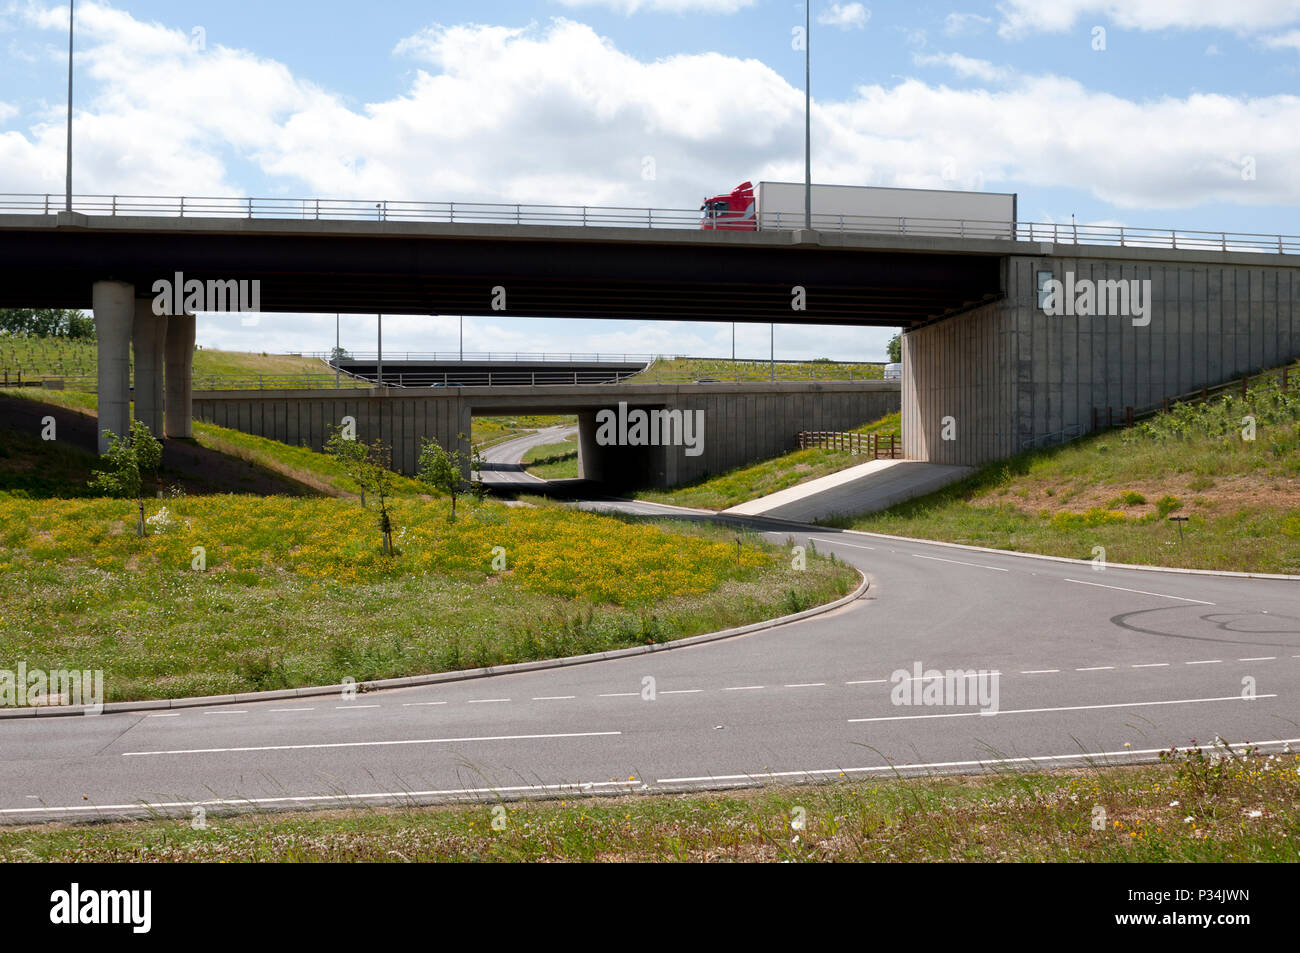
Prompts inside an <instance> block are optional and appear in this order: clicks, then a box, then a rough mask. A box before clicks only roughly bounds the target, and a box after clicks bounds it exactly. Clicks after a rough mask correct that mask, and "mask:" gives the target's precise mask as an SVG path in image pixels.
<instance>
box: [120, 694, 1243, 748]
mask: <svg viewBox="0 0 1300 953" xmlns="http://www.w3.org/2000/svg"><path fill="white" fill-rule="evenodd" d="M1260 697H1261V698H1265V697H1268V696H1265V695H1261V696H1260ZM622 733H623V732H621V731H566V732H559V733H556V734H550V735H480V736H478V737H466V738H410V739H406V740H402V741H335V742H330V743H322V744H314V745H254V746H250V747H246V748H177V749H174V750H171V751H123V752H122V757H124V758H140V757H147V756H149V755H159V754H227V753H231V752H238V751H305V750H307V749H312V748H383V747H388V746H391V745H445V744H456V743H459V742H470V741H539V740H542V739H546V738H599V737H603V736H607V735H621V734H622Z"/></svg>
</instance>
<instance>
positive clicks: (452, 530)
mask: <svg viewBox="0 0 1300 953" xmlns="http://www.w3.org/2000/svg"><path fill="white" fill-rule="evenodd" d="M198 433H199V441H200V442H210V443H211V444H212V446H214V447H227V446H229V447H235V448H237V449H239V450H241V451H243V452H244V453H246V454H248V455H249V456H250V457H253V458H256V459H259V460H262V461H264V462H266V463H267V465H268V467H270V468H273V469H279V470H281V471H282V472H286V471H292V472H294V473H296V474H298V475H299V476H300V477H301V478H302V479H303V480H304V481H307V482H311V481H315V482H317V483H319V484H322V485H325V486H329V487H333V489H334V491H335V492H340V493H345V492H347V491H348V488H349V481H348V480H347V478H346V477H345V476H343V475H342V473H341V471H339V470H338V468H337V466H336V465H335V464H334V463H333V461H332V460H330V459H329V458H326V457H324V456H322V455H320V454H316V453H313V452H312V451H310V450H307V449H305V448H296V447H288V446H285V445H283V444H277V443H275V442H274V441H269V440H264V439H262V438H257V437H249V436H247V435H245V434H239V433H235V432H233V431H227V430H223V429H222V428H215V427H208V426H203V427H201V428H198ZM24 439H26V440H27V441H28V443H29V444H30V446H24V447H20V448H18V450H12V449H11V448H14V447H16V446H17V444H16V443H15V442H13V441H10V440H6V441H4V443H5V447H6V455H5V456H0V486H5V485H8V486H10V489H9V490H6V491H4V492H0V658H10V659H14V658H20V659H24V660H26V661H27V663H28V665H29V666H30V667H33V668H45V669H56V668H70V669H85V668H89V669H96V668H102V669H104V670H105V685H106V689H107V695H108V699H109V700H128V699H135V698H146V697H179V696H185V695H196V694H216V693H226V692H237V691H249V690H256V689H267V688H282V687H295V686H301V685H309V684H321V683H334V682H338V681H339V680H340V679H341V678H343V677H345V676H351V677H352V678H355V679H356V680H358V681H365V680H367V679H374V678H382V677H390V676H396V675H409V674H417V673H422V672H432V671H443V670H455V669H463V668H472V667H477V666H483V665H496V664H501V663H506V662H513V661H526V660H530V659H537V658H550V657H557V656H562V655H574V654H580V653H584V652H593V651H602V650H607V649H612V648H619V647H624V646H629V645H638V644H645V643H650V642H661V641H667V640H670V639H674V638H679V637H682V636H686V635H693V634H697V633H700V632H707V631H713V630H716V629H721V628H727V627H729V626H733V625H740V624H744V623H747V622H753V621H758V620H761V619H765V618H771V617H773V616H776V615H781V614H783V613H786V612H790V611H798V610H800V609H803V608H807V607H809V606H812V605H816V604H819V603H821V602H826V601H829V600H831V599H834V598H836V597H838V596H839V595H842V594H844V593H846V592H847V591H849V589H851V588H852V586H853V585H855V584H856V581H857V576H856V573H854V572H852V571H851V570H849V569H847V568H846V567H844V566H843V565H839V564H834V563H832V562H830V561H825V560H821V559H818V560H816V561H814V562H811V563H810V564H809V568H808V569H807V570H806V571H803V572H795V571H794V570H792V569H790V568H789V562H788V560H786V559H785V557H784V554H783V553H782V551H781V550H780V549H779V548H778V547H773V546H769V545H767V544H766V543H764V542H763V541H762V540H761V539H759V538H756V537H752V538H746V539H744V540H743V545H742V549H741V552H740V555H739V557H738V556H737V552H736V546H735V537H734V536H733V535H731V534H727V533H723V532H721V531H719V530H715V529H709V528H691V529H687V528H684V527H680V526H668V525H665V526H657V525H649V524H637V523H631V522H625V521H621V520H618V519H614V518H610V517H605V516H597V515H594V514H588V513H581V512H574V511H571V510H568V509H564V508H561V507H559V506H555V505H550V504H544V503H539V504H537V505H534V506H532V507H526V508H510V507H506V506H504V505H502V504H499V503H495V502H491V501H487V502H484V503H481V504H476V503H473V502H462V509H461V516H460V518H459V519H458V520H457V521H456V522H455V523H451V522H449V520H448V518H447V511H448V506H447V503H446V501H445V500H441V499H432V498H430V497H428V496H426V495H424V494H422V493H421V490H422V488H421V487H420V486H419V485H418V484H417V483H415V481H412V480H405V479H399V480H398V481H397V497H396V499H395V500H394V502H393V504H392V508H391V513H392V518H393V520H394V523H395V525H396V527H397V539H396V542H397V547H398V549H399V555H398V556H396V557H394V558H389V557H386V556H384V555H383V554H382V552H381V549H380V537H379V534H378V531H377V529H376V526H375V521H376V518H377V516H376V511H375V508H374V506H373V500H372V501H371V504H372V505H371V506H370V507H368V508H365V509H363V508H362V507H361V506H360V504H359V502H358V501H356V500H355V499H334V498H321V497H286V496H271V497H255V496H233V495H212V496H192V495H191V496H179V497H169V498H166V499H163V500H157V499H151V500H149V501H148V510H149V513H150V514H151V515H152V514H158V513H159V512H160V511H161V510H162V509H163V508H165V509H166V516H165V517H163V518H162V519H163V525H157V526H155V527H153V529H152V530H151V535H149V536H148V537H147V538H145V539H143V540H141V539H138V538H136V536H135V534H134V531H133V530H134V520H133V518H132V515H131V513H132V504H131V503H129V502H127V501H121V500H106V499H96V498H85V497H86V495H87V493H86V489H85V486H84V483H85V477H86V476H87V474H88V473H89V470H90V467H91V466H92V464H93V463H94V459H95V458H94V457H93V455H92V454H90V453H88V452H85V451H79V450H77V449H76V448H72V447H67V446H63V445H60V444H58V443H54V444H48V443H44V442H42V441H39V440H36V439H35V438H33V437H31V436H30V435H27V436H26V437H25V438H24ZM24 455H28V456H30V455H41V456H40V469H41V471H42V472H43V473H45V475H46V478H47V479H46V480H45V482H44V483H42V484H41V485H40V486H39V487H33V486H31V485H25V486H20V487H17V488H14V487H13V486H12V482H13V481H12V480H9V482H6V480H7V479H8V478H7V477H6V476H5V474H10V473H13V472H14V471H15V469H16V468H17V469H22V468H23V467H25V466H26V464H27V463H30V462H31V460H27V459H26V457H25V456H24ZM46 460H48V461H49V464H48V465H46V463H45V462H44V461H46ZM20 464H21V466H20ZM60 481H61V482H60ZM195 547H202V551H203V553H204V556H205V561H206V564H205V566H204V567H203V568H202V569H201V570H196V569H194V568H193V560H194V558H195V553H196V550H195ZM494 547H502V548H503V549H504V554H505V557H506V561H507V562H506V567H505V569H504V570H501V571H498V570H497V569H496V568H494V567H493V565H492V561H493V555H494V553H493V550H494ZM397 606H400V607H401V611H400V612H396V611H393V610H394V607H397Z"/></svg>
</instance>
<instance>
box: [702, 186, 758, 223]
mask: <svg viewBox="0 0 1300 953" xmlns="http://www.w3.org/2000/svg"><path fill="white" fill-rule="evenodd" d="M700 228H703V229H708V230H711V231H719V232H752V231H755V230H756V229H757V220H756V218H755V216H754V184H753V183H752V182H742V183H740V185H738V186H736V187H735V188H734V189H732V190H731V192H730V193H729V194H727V195H715V196H713V198H711V199H705V200H704V204H703V205H701V206H700Z"/></svg>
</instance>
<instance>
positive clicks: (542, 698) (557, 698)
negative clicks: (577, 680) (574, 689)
mask: <svg viewBox="0 0 1300 953" xmlns="http://www.w3.org/2000/svg"><path fill="white" fill-rule="evenodd" d="M577 697H578V696H577V695H537V696H536V697H534V698H533V701H535V702H562V701H569V700H571V699H574V698H577Z"/></svg>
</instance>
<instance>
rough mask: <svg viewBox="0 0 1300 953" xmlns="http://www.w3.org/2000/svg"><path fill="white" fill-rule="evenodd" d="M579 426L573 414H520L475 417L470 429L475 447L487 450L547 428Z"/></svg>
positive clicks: (471, 439)
mask: <svg viewBox="0 0 1300 953" xmlns="http://www.w3.org/2000/svg"><path fill="white" fill-rule="evenodd" d="M577 425H578V418H577V417H575V416H573V415H572V414H569V415H564V414H519V415H516V416H513V417H475V418H474V419H473V422H472V426H471V428H470V441H471V442H472V443H473V444H474V446H476V447H479V448H480V449H486V448H488V447H492V446H495V445H496V444H498V443H505V442H506V441H507V440H513V439H514V438H515V437H519V436H522V435H523V434H526V433H531V432H532V431H534V430H541V429H543V428H545V427H559V426H567V427H576V426H577Z"/></svg>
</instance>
